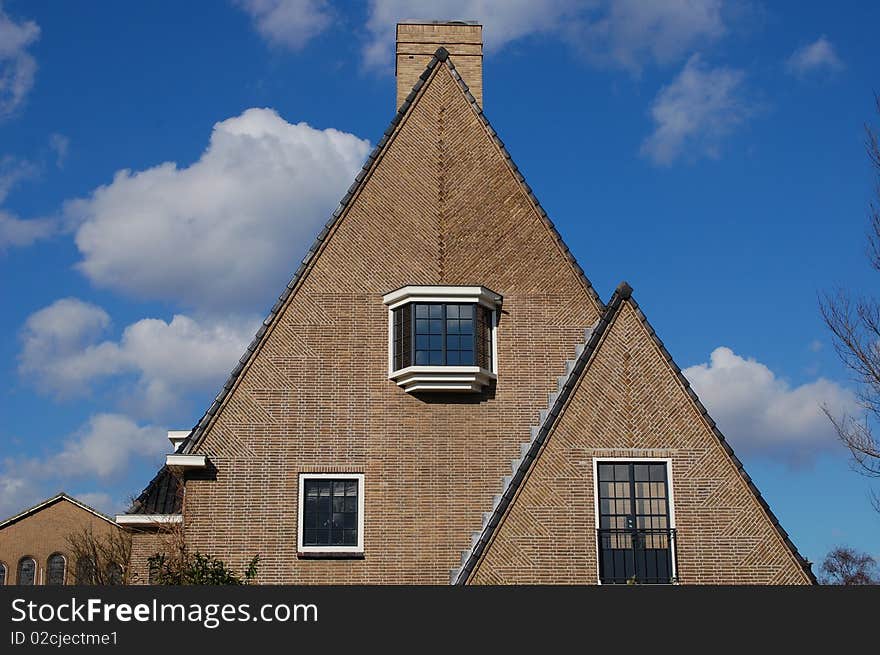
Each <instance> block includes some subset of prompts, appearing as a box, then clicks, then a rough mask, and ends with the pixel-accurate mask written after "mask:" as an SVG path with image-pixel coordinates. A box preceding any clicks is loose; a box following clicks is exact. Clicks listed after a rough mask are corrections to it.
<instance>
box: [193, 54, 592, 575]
mask: <svg viewBox="0 0 880 655" xmlns="http://www.w3.org/2000/svg"><path fill="white" fill-rule="evenodd" d="M508 157H509V155H506V152H505V151H503V150H502V149H501V148H500V147H499V144H498V143H497V142H496V141H495V140H494V139H493V137H492V133H491V132H490V131H489V130H488V128H487V125H486V123H485V121H484V119H482V117H481V115H480V114H479V110H478V108H476V107H475V106H474V104H473V103H472V102H470V101H469V99H468V98H467V97H466V90H465V89H464V88H463V87H462V85H461V83H460V82H459V81H458V80H457V79H456V78H455V76H454V72H453V69H452V68H451V67H448V66H446V65H442V64H441V65H435V66H434V67H433V68H432V69H431V74H430V77H428V78H427V81H426V82H425V84H424V85H423V87H422V89H421V91H420V93H419V95H418V96H417V97H416V98H415V99H414V101H413V102H412V103H411V105H410V107H409V108H408V111H407V112H406V114H405V115H404V116H402V117H401V119H400V120H399V122H398V124H397V128H396V131H395V132H394V134H393V135H392V136H391V138H390V139H389V140H388V142H387V144H386V145H385V146H384V149H383V150H382V152H381V154H380V155H379V156H378V157H377V158H376V163H375V164H373V166H372V168H371V169H370V171H369V173H368V174H367V175H366V176H365V179H364V180H363V182H362V184H361V185H360V186H359V188H358V190H357V192H356V193H355V194H354V197H352V199H351V200H350V202H349V203H348V205H347V206H346V210H345V212H344V213H343V214H342V215H341V216H340V218H339V220H338V221H337V222H336V223H335V224H334V227H333V229H332V230H331V231H330V233H329V234H328V235H327V237H326V238H325V239H324V241H323V245H322V247H321V249H320V250H319V251H318V253H317V254H316V255H315V256H313V257H312V260H311V261H310V263H309V268H308V270H307V272H306V273H305V275H304V276H303V277H302V278H301V280H300V282H299V285H298V286H297V288H296V289H295V290H294V293H293V294H292V295H291V296H290V298H289V299H288V300H287V303H286V305H285V306H284V307H283V308H282V309H281V310H280V311H279V313H278V314H277V316H276V318H275V320H274V322H273V323H272V325H271V326H270V327H269V329H268V330H267V332H266V334H265V336H264V337H263V338H262V340H261V341H260V343H259V346H258V347H257V349H256V351H255V354H254V355H253V356H252V357H251V359H250V360H249V362H248V364H247V366H246V367H245V368H244V370H243V371H242V372H241V374H240V375H239V377H238V379H237V381H236V383H235V386H234V387H233V388H232V391H231V393H230V394H229V395H228V396H227V397H226V398H225V400H224V402H223V404H222V406H221V407H220V409H219V411H218V412H217V413H216V415H215V417H214V419H213V421H212V422H211V423H210V425H209V426H208V428H207V430H205V432H204V436H203V437H202V438H201V440H200V442H199V443H197V444H196V446H195V450H194V451H193V452H199V453H204V454H207V455H208V456H209V458H210V460H211V462H212V464H213V465H214V466H215V467H216V469H217V473H216V479H215V480H196V479H190V480H188V481H187V484H186V494H185V500H184V510H183V511H184V518H185V526H186V528H185V529H186V533H187V538H188V540H189V541H190V543H191V545H192V547H193V548H195V549H197V550H201V551H202V552H210V553H211V554H214V555H216V556H218V557H221V558H223V559H225V560H227V561H228V562H229V563H231V564H232V565H233V566H242V565H244V563H245V562H246V561H247V560H248V559H249V558H250V557H251V556H252V555H253V554H255V553H259V554H260V555H261V557H262V562H261V574H260V582H263V583H271V582H285V583H334V582H335V583H344V582H397V583H404V582H418V583H446V582H448V574H449V570H450V568H452V567H453V566H454V565H455V564H456V563H457V561H458V558H459V553H460V551H461V550H463V549H464V548H465V547H466V545H467V542H468V539H469V535H470V533H471V532H472V531H473V530H474V529H476V528H477V527H479V524H480V515H481V512H482V511H483V509H484V508H485V506H486V505H487V503H490V502H491V498H492V496H493V494H495V493H497V491H498V490H497V484H498V480H499V479H500V477H501V475H502V474H503V472H504V470H505V469H506V468H507V467H508V466H509V462H510V460H511V459H512V458H513V457H515V456H516V454H517V452H518V444H519V443H520V442H521V441H522V440H523V439H524V438H526V437H527V436H528V433H529V426H530V425H531V424H533V423H534V422H535V421H536V420H537V417H538V413H539V411H540V410H541V409H542V408H543V407H545V406H546V403H547V395H548V393H549V392H550V391H552V390H553V388H554V385H555V380H556V377H557V376H559V375H561V374H562V373H563V366H564V361H565V360H566V359H567V358H568V357H570V356H571V355H572V354H573V352H574V348H575V345H576V344H577V343H578V341H582V339H583V330H584V328H585V327H587V326H589V325H591V324H593V323H594V322H595V321H596V319H597V317H598V313H599V304H598V303H597V301H596V299H595V294H594V292H593V291H592V289H591V288H590V287H589V286H588V284H586V283H585V281H584V279H583V278H582V275H581V273H580V271H579V269H578V268H577V267H576V266H575V265H573V263H572V260H571V258H570V256H569V255H568V254H567V251H566V250H565V249H564V246H562V244H561V243H560V242H559V240H558V235H556V234H555V232H554V231H553V230H552V226H551V225H550V224H549V223H548V222H547V220H546V218H545V217H544V215H543V213H542V212H541V211H540V209H539V207H537V206H536V204H535V203H534V201H533V198H532V196H531V195H530V193H529V192H528V189H527V187H524V185H523V184H522V181H521V179H520V178H519V177H518V175H517V173H516V169H515V168H513V167H512V165H511V163H510V162H509V159H508ZM440 283H447V284H463V283H468V284H482V285H485V286H488V287H490V288H492V289H495V290H497V291H498V292H499V293H501V294H502V295H503V296H504V306H503V314H502V317H501V320H500V324H499V329H498V347H499V362H498V364H499V373H498V376H499V380H498V384H497V387H494V388H491V389H490V390H487V391H486V392H484V393H482V394H475V395H473V396H466V397H464V396H426V397H415V396H412V395H409V394H406V393H405V392H403V391H402V390H401V389H400V388H398V387H397V386H396V385H395V384H394V383H393V382H392V381H389V380H388V378H387V357H388V318H387V308H386V307H385V306H384V305H383V303H382V295H383V294H385V293H387V292H389V291H391V290H393V289H395V288H398V287H400V286H403V285H406V284H440ZM313 471H352V472H362V473H364V474H365V485H366V489H365V497H366V527H365V541H366V544H365V554H364V558H363V559H350V560H314V559H298V558H297V554H296V524H297V478H298V475H299V474H300V473H302V472H313Z"/></svg>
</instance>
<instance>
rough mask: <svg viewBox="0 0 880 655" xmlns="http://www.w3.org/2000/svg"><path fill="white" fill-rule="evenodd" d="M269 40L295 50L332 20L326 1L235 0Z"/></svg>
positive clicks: (321, 30)
mask: <svg viewBox="0 0 880 655" xmlns="http://www.w3.org/2000/svg"><path fill="white" fill-rule="evenodd" d="M236 4H237V5H238V6H239V7H241V8H242V9H243V10H244V11H246V12H247V13H248V14H250V16H251V18H252V19H253V21H254V25H255V26H256V28H257V31H258V32H259V33H260V34H261V35H262V36H263V38H265V39H266V40H267V41H268V42H269V43H271V44H273V45H276V46H282V47H285V48H289V49H290V50H299V49H300V48H302V47H303V46H305V45H306V43H308V42H309V41H310V40H311V39H313V38H314V37H316V36H317V35H318V34H320V33H321V32H323V31H324V30H325V29H326V28H327V27H328V26H329V25H330V22H331V20H332V15H331V12H330V7H329V5H328V3H327V2H326V0H236Z"/></svg>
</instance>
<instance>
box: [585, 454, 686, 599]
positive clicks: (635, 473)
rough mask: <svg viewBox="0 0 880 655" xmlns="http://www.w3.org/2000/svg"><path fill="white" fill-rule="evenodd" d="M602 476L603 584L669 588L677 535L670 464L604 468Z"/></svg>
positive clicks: (606, 465) (623, 464)
mask: <svg viewBox="0 0 880 655" xmlns="http://www.w3.org/2000/svg"><path fill="white" fill-rule="evenodd" d="M597 472H598V477H599V480H598V484H599V563H600V572H599V574H600V576H601V578H602V582H603V583H626V582H628V581H630V580H635V581H636V582H642V583H663V582H667V583H668V582H670V581H671V580H672V575H673V573H672V561H673V557H674V552H673V546H674V544H673V541H674V538H675V532H674V530H672V529H671V527H670V520H669V484H668V480H667V474H666V464H665V463H655V462H613V463H612V462H608V463H599V464H598V465H597Z"/></svg>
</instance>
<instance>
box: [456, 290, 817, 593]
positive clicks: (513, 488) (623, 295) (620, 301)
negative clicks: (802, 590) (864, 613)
mask: <svg viewBox="0 0 880 655" xmlns="http://www.w3.org/2000/svg"><path fill="white" fill-rule="evenodd" d="M627 300H628V301H629V303H630V306H631V307H632V308H633V309H634V310H635V311H636V315H637V316H638V318H639V321H640V322H641V324H642V325H643V327H644V328H645V330H646V332H647V333H648V335H649V336H650V337H651V339H652V340H653V342H654V343H655V345H656V346H657V348H658V349H659V350H660V353H661V355H662V356H663V359H664V360H665V361H666V363H667V364H668V365H669V367H670V368H671V369H672V371H673V372H674V374H675V376H676V378H677V380H678V382H679V383H680V384H681V386H682V387H683V388H684V389H685V391H686V392H687V394H688V396H689V397H690V399H691V401H692V402H693V403H694V405H695V406H696V408H697V410H698V412H699V413H700V416H701V417H702V419H703V420H704V421H705V423H706V425H707V426H708V427H709V428H710V430H711V432H712V434H713V435H714V436H715V438H716V439H717V440H718V442H719V443H720V444H721V446H722V447H723V449H724V451H725V452H726V453H727V455H728V456H729V457H730V460H731V461H732V463H733V464H734V466H735V468H736V471H737V472H738V474H739V476H740V477H741V479H742V480H743V481H744V482H745V484H746V486H747V487H748V489H749V491H750V492H751V493H752V495H753V496H754V497H755V499H756V500H757V502H758V504H759V505H760V506H761V508H762V509H763V510H764V512H765V513H766V515H767V517H768V518H769V519H770V522H771V524H772V525H773V527H774V529H775V530H776V532H777V534H778V535H779V537H780V538H781V539H782V541H783V543H784V544H785V546H786V547H787V548H788V550H789V551H790V552H791V554H792V556H793V557H794V559H795V560H796V561H797V563H798V564H799V565H800V567H801V568H802V569H803V571H804V574H805V575H806V576H807V578H808V579H809V580H810V581H811V582H812V583H813V584H817V581H816V576H815V574H814V573H813V571H812V568H811V566H810V564H809V562H807V560H806V559H805V558H804V557H803V556H802V555H801V554H800V552H798V549H797V547H796V546H795V545H794V543H792V541H791V539H790V538H789V536H788V533H787V532H786V531H785V530H784V529H783V527H782V525H781V524H780V523H779V519H777V518H776V515H775V514H774V513H773V510H772V509H770V505H769V504H768V503H767V501H766V500H765V499H764V497H763V496H762V495H761V492H760V491H759V490H758V488H757V487H756V486H755V483H754V482H753V481H752V479H751V477H750V476H749V474H748V473H746V471H745V468H744V467H743V464H742V462H741V461H740V459H739V458H738V457H737V456H736V455H735V454H734V452H733V448H731V446H730V444H729V443H728V441H727V439H726V438H725V437H724V435H723V434H722V433H721V431H720V430H719V429H718V426H717V425H716V424H715V421H714V420H713V419H712V417H711V416H709V412H708V411H707V410H706V407H705V406H704V405H703V403H702V402H700V399H699V398H698V397H697V394H696V393H695V392H694V390H693V389H692V388H691V386H690V382H689V381H688V379H687V378H686V377H685V376H684V374H683V373H682V372H681V369H680V368H679V366H678V365H677V364H676V363H675V361H674V360H673V359H672V355H670V354H669V351H668V350H667V349H666V346H664V345H663V342H662V341H661V340H660V338H659V337H658V336H657V333H656V332H655V331H654V328H653V327H652V326H651V324H650V323H649V322H648V319H647V317H646V316H645V314H644V313H643V312H642V310H641V308H640V307H639V305H638V303H637V302H636V301H635V299H634V298H633V297H632V287H631V286H630V285H629V284H627V283H626V282H622V283H621V284H620V285H619V286H618V287H617V289H616V290H615V292H614V294H613V295H612V297H611V299H610V301H609V302H608V304H607V305H606V308H605V311H604V313H603V314H602V317H601V318H600V319H599V322H598V323H597V324H596V326H595V327H594V328H593V332H592V334H591V336H590V339H589V340H588V342H587V344H586V347H585V348H584V350H583V352H581V354H580V356H579V357H578V359H577V361H576V363H575V365H574V367H573V368H572V370H571V372H570V374H569V376H568V379H567V380H566V381H565V384H564V385H563V387H562V389H561V390H560V393H559V394H558V396H557V397H556V400H555V402H554V404H553V407H552V408H551V409H550V411H549V412H548V414H547V417H546V419H545V420H544V422H543V423H542V425H541V426H540V429H539V431H538V434H537V435H536V436H535V438H534V440H533V441H532V443H531V446H530V447H529V450H528V452H527V453H526V454H525V455H524V456H523V458H522V460H521V462H520V465H519V467H518V469H517V471H516V472H515V474H514V475H513V476H511V477H510V478H509V479H508V480H507V483H506V485H505V487H504V491H503V493H502V495H501V498H500V502H498V503H497V505H496V506H495V507H494V508H493V509H492V511H491V513H490V516H489V518H488V520H487V521H486V522H485V524H484V527H483V529H482V531H481V532H480V533H479V536H478V537H477V538H476V539H475V540H474V542H473V544H472V546H471V548H470V550H469V552H468V553H467V556H466V557H465V558H464V561H463V563H462V566H461V568H460V569H459V570H458V572H457V575H456V576H455V578H454V579H453V580H452V584H456V585H463V584H466V583H467V581H468V578H469V577H470V576H471V574H472V573H473V571H474V570H475V568H476V566H477V564H478V563H479V562H480V560H481V559H482V558H483V556H484V555H485V553H486V551H487V547H488V546H489V544H490V543H491V541H492V538H493V536H494V535H495V533H496V530H497V528H498V526H499V524H500V523H501V520H502V518H503V517H504V515H505V514H506V513H507V512H508V510H509V509H510V508H511V506H512V505H513V503H514V502H515V499H516V496H517V492H518V491H519V489H520V488H521V487H522V485H523V484H524V482H525V480H526V478H527V477H528V474H529V472H530V470H531V469H532V468H533V467H534V465H535V462H536V461H537V459H538V458H539V454H540V452H541V448H542V446H543V445H544V443H545V442H546V441H547V439H548V437H549V436H550V434H551V433H552V432H553V429H554V427H555V426H556V425H557V424H558V423H559V420H560V418H561V417H562V415H563V414H564V413H565V410H566V407H567V406H568V403H569V400H570V398H571V396H572V393H573V392H574V390H575V388H576V387H577V385H578V381H579V380H580V379H581V378H582V377H583V376H584V374H585V372H586V371H587V370H588V368H589V366H590V364H591V363H592V362H593V361H595V355H596V353H597V352H598V350H599V349H600V348H601V344H602V343H603V339H604V336H605V334H606V333H607V332H608V330H609V328H610V326H611V325H612V324H613V323H614V320H615V318H616V317H617V315H618V314H619V312H620V310H621V308H622V307H623V305H624V302H625V301H627Z"/></svg>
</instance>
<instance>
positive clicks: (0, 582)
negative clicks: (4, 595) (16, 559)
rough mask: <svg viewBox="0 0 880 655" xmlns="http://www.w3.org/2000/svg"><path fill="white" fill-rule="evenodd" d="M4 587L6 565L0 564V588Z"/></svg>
mask: <svg viewBox="0 0 880 655" xmlns="http://www.w3.org/2000/svg"><path fill="white" fill-rule="evenodd" d="M5 585H6V565H5V564H0V587H3V586H5Z"/></svg>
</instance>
